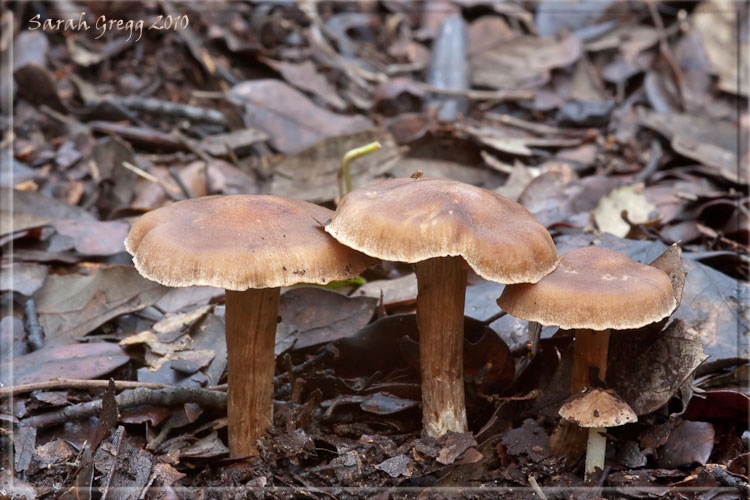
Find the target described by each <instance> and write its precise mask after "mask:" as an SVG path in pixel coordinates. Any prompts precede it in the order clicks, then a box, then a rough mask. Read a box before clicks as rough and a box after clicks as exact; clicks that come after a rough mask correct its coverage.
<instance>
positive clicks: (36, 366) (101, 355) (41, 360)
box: [0, 342, 130, 386]
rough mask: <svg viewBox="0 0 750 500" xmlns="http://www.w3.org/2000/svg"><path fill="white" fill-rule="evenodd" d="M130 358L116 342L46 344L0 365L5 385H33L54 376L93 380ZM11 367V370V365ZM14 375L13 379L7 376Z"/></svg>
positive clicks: (2, 380)
mask: <svg viewBox="0 0 750 500" xmlns="http://www.w3.org/2000/svg"><path fill="white" fill-rule="evenodd" d="M128 361H130V358H129V357H128V356H127V355H126V354H125V352H124V351H123V350H122V349H121V348H120V347H119V346H118V345H116V344H109V343H104V342H97V343H90V344H70V345H47V346H45V347H43V348H42V349H40V350H38V351H34V352H32V353H30V354H26V355H25V356H19V357H16V358H15V359H13V360H12V361H8V362H6V363H3V364H0V373H1V374H3V375H2V377H0V381H1V382H2V385H3V386H6V385H20V384H33V383H36V382H44V381H46V380H51V379H53V378H77V379H92V378H96V377H101V376H102V375H106V374H107V373H109V372H111V371H112V370H114V369H116V368H119V367H120V366H122V365H124V364H125V363H127V362H128ZM11 364H12V365H13V366H12V369H11V366H10V365H11ZM10 374H12V379H8V378H4V377H7V376H10Z"/></svg>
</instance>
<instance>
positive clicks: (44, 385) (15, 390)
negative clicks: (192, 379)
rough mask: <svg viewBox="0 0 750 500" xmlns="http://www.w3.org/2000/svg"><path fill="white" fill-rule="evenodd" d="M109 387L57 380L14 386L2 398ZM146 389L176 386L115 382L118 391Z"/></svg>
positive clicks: (4, 390)
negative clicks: (49, 391) (42, 392)
mask: <svg viewBox="0 0 750 500" xmlns="http://www.w3.org/2000/svg"><path fill="white" fill-rule="evenodd" d="M107 387H109V381H108V380H87V379H75V378H56V379H52V380H46V381H44V382H36V383H33V384H22V385H14V386H10V387H2V388H0V398H6V397H9V396H12V395H16V394H24V393H27V392H32V391H40V390H48V389H106V388H107ZM139 387H145V388H147V389H172V388H174V386H170V385H163V384H152V383H148V382H134V381H130V380H119V381H115V389H117V390H118V391H121V390H124V389H137V388H139Z"/></svg>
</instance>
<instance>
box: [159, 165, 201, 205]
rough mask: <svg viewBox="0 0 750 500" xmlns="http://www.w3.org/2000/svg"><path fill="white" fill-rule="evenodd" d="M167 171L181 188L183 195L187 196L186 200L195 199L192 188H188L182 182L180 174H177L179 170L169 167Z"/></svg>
mask: <svg viewBox="0 0 750 500" xmlns="http://www.w3.org/2000/svg"><path fill="white" fill-rule="evenodd" d="M206 167H208V165H206ZM167 171H168V172H169V176H170V177H172V179H174V181H175V182H176V183H177V185H178V186H180V189H181V190H182V194H184V195H185V198H186V199H188V200H189V199H190V198H195V195H194V194H193V192H192V191H190V188H189V187H187V185H185V183H184V182H182V178H181V177H180V174H178V173H177V169H176V168H175V167H169V168H167Z"/></svg>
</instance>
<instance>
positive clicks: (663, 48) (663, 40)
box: [646, 0, 683, 89]
mask: <svg viewBox="0 0 750 500" xmlns="http://www.w3.org/2000/svg"><path fill="white" fill-rule="evenodd" d="M646 5H648V10H649V11H650V13H651V18H652V19H653V20H654V25H655V26H656V30H657V32H658V34H659V52H661V55H662V56H664V59H665V60H666V61H667V64H668V65H669V69H670V70H672V74H673V75H674V79H675V81H676V83H677V87H678V88H680V89H682V87H683V85H682V82H683V77H682V71H681V70H680V67H679V66H678V65H677V63H676V62H675V60H674V57H673V56H672V51H671V50H670V48H669V42H668V40H667V32H666V30H665V29H664V21H662V18H661V14H659V10H658V9H657V8H656V6H655V5H654V2H653V0H646Z"/></svg>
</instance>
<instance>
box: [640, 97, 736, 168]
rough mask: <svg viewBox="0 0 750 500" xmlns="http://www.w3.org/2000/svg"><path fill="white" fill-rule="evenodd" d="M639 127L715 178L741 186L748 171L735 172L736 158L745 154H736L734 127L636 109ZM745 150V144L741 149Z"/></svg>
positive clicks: (695, 117) (711, 120)
mask: <svg viewBox="0 0 750 500" xmlns="http://www.w3.org/2000/svg"><path fill="white" fill-rule="evenodd" d="M638 118H639V120H640V123H641V125H643V126H646V127H648V128H650V129H652V130H654V131H656V132H658V133H659V134H661V135H663V136H664V137H666V138H667V139H669V140H670V141H671V145H672V148H673V149H674V150H675V152H677V153H679V154H681V155H683V156H686V157H688V158H691V159H693V160H696V161H699V162H701V163H703V164H704V165H706V166H707V167H710V168H711V169H713V170H714V171H715V172H716V174H717V175H720V176H721V177H723V178H725V179H727V180H729V181H732V182H735V183H741V182H745V181H746V180H747V178H746V177H747V176H746V174H747V172H746V170H747V169H740V168H738V163H737V161H738V158H739V157H740V156H742V155H745V154H746V153H747V151H738V150H737V146H738V143H737V126H736V125H735V124H733V123H730V122H728V121H724V120H717V119H715V118H711V117H708V116H704V115H693V114H687V113H656V112H653V111H650V110H648V109H646V108H639V109H638ZM742 146H743V147H745V148H746V147H747V143H744V144H743V145H742Z"/></svg>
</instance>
